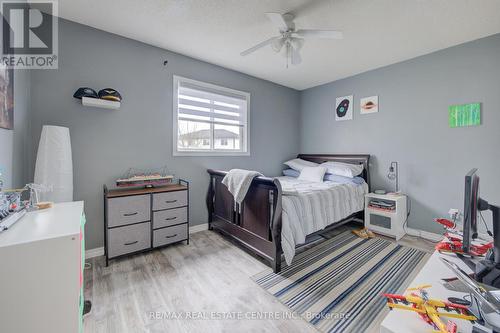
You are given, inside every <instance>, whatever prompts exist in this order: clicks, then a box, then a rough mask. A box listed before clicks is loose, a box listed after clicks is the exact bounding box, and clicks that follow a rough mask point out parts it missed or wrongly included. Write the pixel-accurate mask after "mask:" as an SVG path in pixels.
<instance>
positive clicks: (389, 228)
mask: <svg viewBox="0 0 500 333" xmlns="http://www.w3.org/2000/svg"><path fill="white" fill-rule="evenodd" d="M372 200H382V201H384V202H387V203H389V204H392V203H394V204H395V209H394V210H384V209H379V208H373V207H370V202H371V201H372ZM406 216H407V210H406V195H404V194H375V193H368V194H366V195H365V227H367V228H368V229H369V230H371V231H373V232H376V233H379V234H382V235H385V236H391V237H395V238H396V240H400V239H401V238H402V237H403V236H404V235H405V232H404V229H403V224H404V223H405V221H406Z"/></svg>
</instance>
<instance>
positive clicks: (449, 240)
mask: <svg viewBox="0 0 500 333" xmlns="http://www.w3.org/2000/svg"><path fill="white" fill-rule="evenodd" d="M434 222H436V223H439V224H441V225H442V226H443V227H444V229H445V231H446V232H445V233H444V237H445V238H444V239H443V240H442V241H440V242H439V243H437V244H436V247H435V249H436V250H437V251H439V252H451V253H458V254H464V251H463V243H462V240H463V237H462V234H461V233H460V232H459V231H458V230H457V229H456V224H455V222H454V221H451V220H448V219H445V218H438V219H434ZM492 247H493V242H483V243H479V244H471V246H470V251H469V253H468V254H469V255H473V256H477V257H480V256H484V255H486V253H487V252H488V250H489V249H491V248H492Z"/></svg>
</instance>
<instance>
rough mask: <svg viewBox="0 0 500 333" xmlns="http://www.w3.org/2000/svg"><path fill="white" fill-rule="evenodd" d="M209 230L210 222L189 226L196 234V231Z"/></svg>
mask: <svg viewBox="0 0 500 333" xmlns="http://www.w3.org/2000/svg"><path fill="white" fill-rule="evenodd" d="M205 230H208V223H203V224H197V225H193V226H192V227H189V233H190V234H194V233H196V232H200V231H205Z"/></svg>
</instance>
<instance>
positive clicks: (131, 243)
mask: <svg viewBox="0 0 500 333" xmlns="http://www.w3.org/2000/svg"><path fill="white" fill-rule="evenodd" d="M136 243H139V241H135V242H129V243H125V244H123V245H127V246H128V245H134V244H136Z"/></svg>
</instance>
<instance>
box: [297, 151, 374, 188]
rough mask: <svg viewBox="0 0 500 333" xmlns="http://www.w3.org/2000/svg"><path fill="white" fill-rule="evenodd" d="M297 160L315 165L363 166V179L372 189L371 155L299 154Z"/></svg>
mask: <svg viewBox="0 0 500 333" xmlns="http://www.w3.org/2000/svg"><path fill="white" fill-rule="evenodd" d="M297 158H301V159H303V160H306V161H311V162H315V163H323V162H344V163H351V164H363V173H362V174H361V177H363V179H364V180H365V181H366V183H367V184H368V191H370V189H371V184H370V155H368V154H299V155H297Z"/></svg>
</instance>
